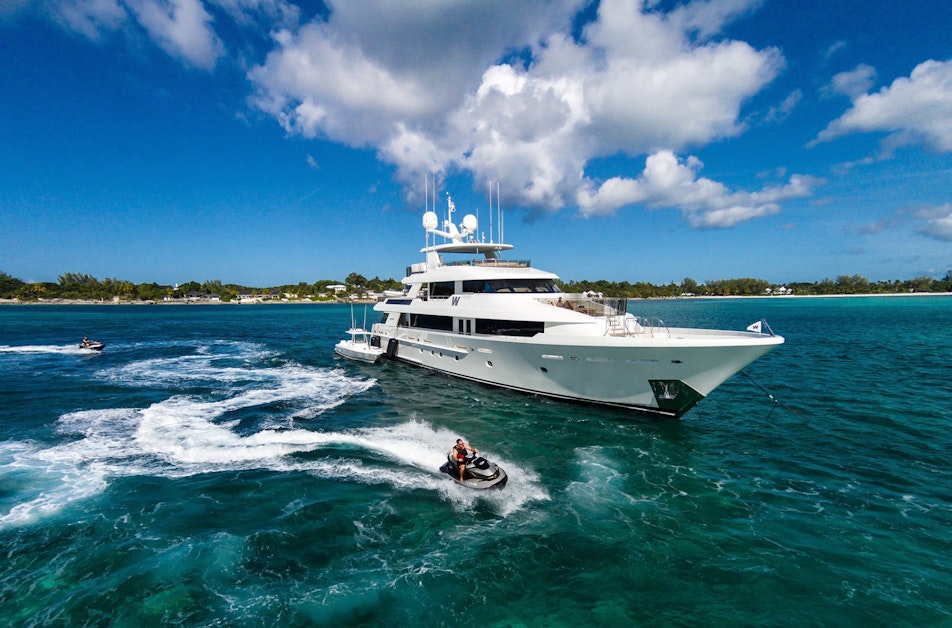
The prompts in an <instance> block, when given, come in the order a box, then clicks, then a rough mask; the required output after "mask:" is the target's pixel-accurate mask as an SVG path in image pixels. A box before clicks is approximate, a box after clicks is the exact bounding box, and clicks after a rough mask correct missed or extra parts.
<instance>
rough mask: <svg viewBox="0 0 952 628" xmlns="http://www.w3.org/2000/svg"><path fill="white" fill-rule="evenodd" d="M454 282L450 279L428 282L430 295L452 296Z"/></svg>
mask: <svg viewBox="0 0 952 628" xmlns="http://www.w3.org/2000/svg"><path fill="white" fill-rule="evenodd" d="M455 287H456V286H455V284H454V282H452V281H438V282H436V283H431V284H430V296H431V297H432V298H434V299H439V298H441V297H442V298H446V297H451V296H453V291H454V288H455Z"/></svg>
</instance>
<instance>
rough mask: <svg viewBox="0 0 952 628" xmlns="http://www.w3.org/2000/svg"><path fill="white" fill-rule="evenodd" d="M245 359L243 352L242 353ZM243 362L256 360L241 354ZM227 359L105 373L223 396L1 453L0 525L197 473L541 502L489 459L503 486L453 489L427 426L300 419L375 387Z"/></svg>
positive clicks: (522, 477)
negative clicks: (336, 426) (109, 490)
mask: <svg viewBox="0 0 952 628" xmlns="http://www.w3.org/2000/svg"><path fill="white" fill-rule="evenodd" d="M239 353H242V352H239ZM248 353H249V354H253V353H255V350H254V349H248ZM236 357H237V358H238V359H244V358H249V357H251V356H250V355H238V356H235V355H232V356H229V358H228V361H227V363H226V364H220V363H218V360H220V359H221V356H216V355H204V354H200V355H197V356H187V357H172V358H157V359H153V360H145V361H141V362H136V363H132V364H129V365H126V366H122V367H119V368H117V369H114V370H110V371H108V372H106V373H105V374H104V377H106V379H110V380H112V381H115V382H124V383H127V384H145V383H146V382H148V383H149V384H150V385H152V386H155V385H156V384H171V385H181V384H182V383H183V381H189V382H192V383H202V384H204V385H209V386H211V387H212V388H216V387H219V386H220V387H225V388H226V392H222V393H216V394H206V395H201V396H199V395H174V396H170V397H168V398H167V399H164V400H162V401H159V402H157V403H154V404H152V405H150V406H148V407H146V408H109V409H103V410H83V411H78V412H71V413H67V414H65V415H63V416H61V417H60V418H59V420H58V421H57V425H56V429H57V432H58V433H59V434H60V435H61V436H63V441H64V442H62V443H60V444H56V445H53V446H49V447H43V446H41V445H39V444H37V443H33V442H27V443H24V442H7V443H0V480H2V481H4V482H6V478H13V477H14V476H16V478H17V479H18V480H19V482H18V483H17V485H18V486H20V487H21V488H20V489H19V490H17V491H15V492H14V495H13V497H12V498H7V499H6V500H5V502H6V503H4V502H0V527H3V526H7V525H22V524H26V523H30V522H32V521H36V520H38V519H43V518H45V517H47V516H50V515H52V514H55V513H57V512H59V511H61V509H63V508H64V507H65V506H67V505H68V504H70V503H72V502H76V501H78V500H84V499H88V498H89V497H91V496H94V495H96V494H98V493H100V492H102V491H103V490H105V488H106V487H108V485H109V483H110V480H112V479H114V478H119V477H128V476H156V477H166V478H182V477H188V476H191V475H196V474H204V473H215V472H234V471H240V470H248V469H265V470H271V471H275V472H294V471H296V472H306V473H310V474H312V475H314V476H316V477H321V478H327V479H332V480H337V481H345V482H358V483H366V484H380V483H383V484H388V485H390V486H392V487H394V488H395V489H399V490H417V489H421V488H422V489H428V490H433V491H437V492H439V493H440V494H441V495H443V496H444V497H445V498H446V499H448V500H450V501H452V502H453V503H454V504H456V505H458V506H459V507H461V508H465V507H468V506H470V505H472V504H473V503H474V502H475V501H476V500H477V499H485V500H487V501H488V502H489V503H490V504H492V505H493V507H494V508H495V509H496V510H497V511H498V512H500V513H501V514H508V513H509V512H512V511H514V510H517V509H519V508H520V507H521V506H522V505H523V504H524V503H525V502H527V501H529V500H532V499H547V498H548V495H547V494H546V493H545V491H544V489H542V488H541V486H540V484H539V482H538V478H537V477H536V476H534V474H533V473H532V472H531V471H528V470H525V469H522V468H520V467H519V466H518V465H516V464H515V463H513V462H511V461H507V460H504V459H501V458H498V457H497V456H494V455H493V454H492V452H490V455H491V456H492V459H493V460H494V461H496V462H497V463H499V464H500V465H501V466H503V468H505V469H506V471H507V473H508V474H509V477H510V480H509V485H508V486H507V488H506V489H505V491H502V492H498V491H494V492H492V493H490V494H486V493H479V492H475V491H472V490H471V489H467V488H464V487H460V486H458V485H456V484H455V483H453V482H452V481H450V480H449V479H448V478H446V477H445V476H443V475H441V474H440V473H439V471H438V469H439V467H440V465H441V464H442V463H443V462H444V460H445V456H446V452H447V451H448V450H449V447H450V446H451V444H452V443H453V442H454V441H455V439H456V436H457V435H456V434H455V433H451V432H449V431H447V430H444V429H434V428H432V427H431V426H429V425H427V424H426V423H423V422H419V421H414V420H411V421H408V422H405V423H402V424H399V425H393V426H386V427H372V428H362V429H353V430H339V431H317V430H314V429H305V428H303V427H300V425H301V423H300V421H301V420H302V419H303V420H305V423H304V425H307V419H310V418H313V417H315V416H319V415H321V414H323V413H325V412H326V411H327V410H329V409H331V408H335V407H337V406H339V405H340V404H343V403H345V402H346V401H347V400H348V399H350V398H352V397H354V396H356V395H360V394H361V393H363V392H365V391H366V390H368V389H370V388H371V387H373V386H374V385H375V383H376V382H375V380H373V379H360V378H354V377H349V376H347V375H346V374H345V372H344V371H343V370H341V369H318V368H312V367H306V366H302V365H298V364H293V363H291V364H285V365H282V366H277V367H265V366H246V367H241V366H235V365H234V364H233V360H234V358H236Z"/></svg>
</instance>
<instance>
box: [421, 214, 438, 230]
mask: <svg viewBox="0 0 952 628" xmlns="http://www.w3.org/2000/svg"><path fill="white" fill-rule="evenodd" d="M439 224H440V219H439V218H438V217H437V215H436V212H426V213H425V214H423V228H424V229H426V230H427V231H430V230H432V229H436V227H437V225H439Z"/></svg>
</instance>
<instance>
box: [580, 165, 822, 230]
mask: <svg viewBox="0 0 952 628" xmlns="http://www.w3.org/2000/svg"><path fill="white" fill-rule="evenodd" d="M702 167H703V164H702V163H701V161H700V160H699V159H697V158H696V157H689V158H688V159H687V160H686V161H681V160H679V159H678V158H677V157H676V156H675V155H674V153H672V152H670V151H662V152H659V153H655V154H653V155H651V156H649V157H648V159H647V160H646V162H645V169H644V171H643V172H642V173H641V175H640V176H639V177H638V178H637V179H626V178H622V177H613V178H611V179H609V180H608V181H605V182H604V183H603V184H602V185H601V186H600V187H599V188H598V189H597V190H592V189H583V190H581V191H579V194H578V199H577V200H578V205H579V207H580V208H581V209H582V211H583V212H585V213H587V214H592V215H595V214H605V213H610V212H613V211H614V210H615V209H616V208H618V207H621V206H624V205H631V204H633V203H638V204H642V205H645V206H647V207H649V208H655V209H659V208H678V209H680V210H681V213H682V214H683V215H684V217H685V219H686V220H687V221H688V223H689V224H691V226H693V227H697V228H703V229H713V228H725V227H733V226H734V225H736V224H738V223H741V222H746V221H748V220H752V219H754V218H760V217H762V216H768V215H770V214H775V213H777V212H778V211H780V205H779V203H780V202H782V201H785V200H789V199H792V198H799V197H803V196H808V195H809V194H810V192H811V189H812V187H813V186H814V185H815V184H816V183H817V181H816V180H815V179H812V178H810V177H803V176H798V175H794V176H792V177H790V181H789V182H788V183H787V184H785V185H778V186H769V187H765V188H764V189H762V190H761V191H759V192H744V191H731V190H730V189H728V188H727V187H726V186H725V185H723V184H722V183H718V182H717V181H713V180H711V179H707V178H704V177H699V176H698V172H700V170H701V168H702Z"/></svg>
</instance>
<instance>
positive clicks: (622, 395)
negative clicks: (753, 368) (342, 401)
mask: <svg viewBox="0 0 952 628" xmlns="http://www.w3.org/2000/svg"><path fill="white" fill-rule="evenodd" d="M448 205H449V212H448V216H449V217H450V218H451V217H452V212H453V210H454V207H453V203H452V200H449V202H448ZM438 226H439V219H438V217H437V215H436V213H434V212H432V211H427V212H426V213H425V214H424V215H423V228H424V230H425V231H426V233H427V246H426V247H424V248H423V249H421V251H420V252H421V253H424V254H425V255H426V258H425V259H426V261H425V262H420V263H416V264H413V265H412V266H410V267H409V268H408V269H407V276H406V277H405V278H404V279H403V280H402V283H403V284H404V294H403V295H402V296H398V297H388V298H386V299H384V300H383V301H381V302H379V303H377V304H376V305H375V306H374V309H375V310H377V311H378V312H381V313H382V316H383V320H382V321H381V322H380V323H376V324H375V325H373V328H372V330H371V331H372V336H371V344H373V345H375V346H379V347H381V348H382V349H385V351H386V355H387V356H388V357H389V358H391V359H396V360H399V361H403V362H409V363H412V364H416V365H419V366H422V367H425V368H429V369H433V370H436V371H441V372H443V373H447V374H449V375H455V376H457V377H462V378H466V379H469V380H473V381H477V382H482V383H484V384H492V385H496V386H502V387H505V388H510V389H513V390H519V391H524V392H527V393H533V394H539V395H546V396H549V397H555V398H560V399H568V400H573V401H580V402H588V403H596V404H603V405H609V406H618V407H623V408H630V409H634V410H638V411H642V412H647V413H652V414H658V415H663V416H669V417H680V416H682V415H683V414H684V413H686V412H688V411H689V410H690V409H691V408H693V407H694V406H695V405H697V403H698V402H699V401H700V400H701V399H703V398H704V397H705V396H707V395H708V394H710V393H711V391H713V390H714V389H715V388H717V386H719V385H720V384H721V383H723V382H724V381H725V380H727V379H728V378H729V377H731V376H732V375H734V374H735V373H737V372H738V371H740V370H741V369H743V368H744V367H745V366H747V365H748V364H750V363H751V362H753V361H754V360H756V359H757V358H759V357H760V356H762V355H764V354H765V353H767V352H768V351H770V350H771V349H773V348H774V347H776V346H777V345H780V344H782V343H783V341H784V340H783V338H782V337H780V336H776V335H774V334H773V333H772V332H770V333H762V331H761V330H762V329H763V325H762V324H761V323H760V322H758V323H755V324H754V325H751V326H750V327H749V328H748V331H723V330H706V329H686V328H677V327H668V326H667V325H665V324H664V323H663V322H662V321H660V320H658V319H655V318H643V317H639V316H634V315H632V314H629V313H628V303H627V299H624V298H605V297H602V296H601V295H599V294H592V293H587V294H569V293H563V292H561V291H560V289H559V288H558V286H557V284H556V281H557V280H558V277H557V276H556V275H554V274H552V273H549V272H545V271H542V270H538V269H535V268H533V267H532V266H531V265H530V264H529V262H528V261H523V260H506V259H503V258H501V257H500V253H502V252H504V251H508V250H510V249H512V248H513V247H512V245H511V244H504V243H502V242H485V241H478V240H477V239H476V233H477V228H478V225H477V221H476V218H475V217H474V216H473V215H472V214H469V215H467V216H465V217H464V218H463V221H462V223H461V224H460V226H459V228H457V226H456V225H454V224H453V223H452V221H451V220H450V219H447V220H445V221H444V225H443V229H442V230H440V229H438ZM431 237H432V242H433V243H432V244H431V240H430V238H431ZM438 238H440V239H442V242H440V243H437V242H436V240H437V239H438ZM490 239H492V238H490ZM499 239H500V240H502V237H501V236H500V238H499ZM451 255H452V256H459V259H456V260H451V259H449V256H451ZM769 329H770V328H769V327H767V331H768V332H769Z"/></svg>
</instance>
